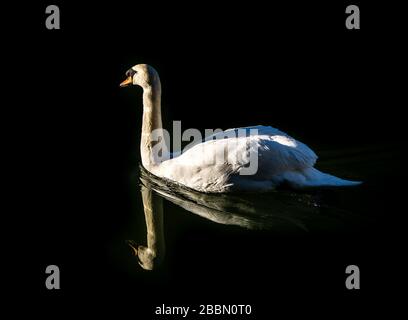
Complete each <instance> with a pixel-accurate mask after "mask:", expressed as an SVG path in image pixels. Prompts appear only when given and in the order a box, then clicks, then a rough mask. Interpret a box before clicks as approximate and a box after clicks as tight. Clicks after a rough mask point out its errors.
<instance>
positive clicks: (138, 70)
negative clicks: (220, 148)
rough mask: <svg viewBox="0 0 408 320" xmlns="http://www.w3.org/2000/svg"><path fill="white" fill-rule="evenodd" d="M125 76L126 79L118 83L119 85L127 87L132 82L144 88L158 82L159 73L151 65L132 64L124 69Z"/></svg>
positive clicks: (155, 84)
mask: <svg viewBox="0 0 408 320" xmlns="http://www.w3.org/2000/svg"><path fill="white" fill-rule="evenodd" d="M126 77H127V78H126V80H124V81H123V82H122V83H121V84H120V86H121V87H127V86H129V85H132V84H133V85H137V86H141V87H142V88H143V89H146V88H148V87H153V86H157V85H159V84H160V79H159V74H158V73H157V71H156V70H155V69H154V68H153V67H151V66H149V65H147V64H137V65H135V66H133V67H132V68H130V69H129V70H128V71H126Z"/></svg>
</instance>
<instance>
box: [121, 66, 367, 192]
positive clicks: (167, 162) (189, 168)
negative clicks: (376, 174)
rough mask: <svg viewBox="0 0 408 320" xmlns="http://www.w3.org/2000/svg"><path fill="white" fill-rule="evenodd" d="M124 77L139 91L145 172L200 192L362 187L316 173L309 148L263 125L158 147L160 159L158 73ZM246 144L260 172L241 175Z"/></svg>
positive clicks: (134, 71)
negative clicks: (176, 148) (181, 148)
mask: <svg viewBox="0 0 408 320" xmlns="http://www.w3.org/2000/svg"><path fill="white" fill-rule="evenodd" d="M126 75H127V79H126V80H125V81H123V82H122V83H121V84H120V86H121V87H125V86H128V85H131V84H133V85H139V86H141V87H142V88H143V125H142V137H141V143H140V152H141V159H142V164H143V166H144V168H146V170H148V171H149V172H151V173H152V174H154V175H156V176H158V177H161V178H165V179H169V180H172V181H173V182H176V183H179V184H182V185H184V186H187V187H189V188H192V189H194V190H197V191H201V192H229V191H238V190H239V191H268V190H273V189H275V188H276V187H277V186H279V185H281V184H287V185H289V186H291V187H293V188H305V187H333V186H353V185H357V184H360V182H357V181H349V180H344V179H340V178H337V177H334V176H332V175H329V174H326V173H323V172H320V171H319V170H317V169H315V168H314V167H313V166H314V164H315V163H316V160H317V156H316V154H315V153H314V152H313V151H312V150H311V149H310V148H309V147H308V146H306V145H305V144H303V143H301V142H299V141H296V140H295V139H293V138H291V137H290V136H289V135H287V134H286V133H284V132H281V131H279V130H278V129H275V128H272V127H267V126H255V127H247V128H245V129H247V130H249V129H257V130H258V133H257V135H251V136H244V137H239V136H238V137H237V136H235V135H234V136H231V133H233V132H235V131H236V130H237V129H229V130H226V131H224V132H221V133H217V134H215V135H213V136H211V137H209V138H207V139H206V141H203V142H202V143H200V144H197V145H195V146H194V147H192V148H190V149H189V150H187V151H186V152H184V153H182V154H177V155H172V154H170V152H169V151H168V150H169V149H168V148H167V146H166V145H165V144H163V143H161V146H162V149H163V150H162V151H161V157H160V159H159V158H158V157H157V155H156V152H154V149H155V145H157V143H158V140H159V141H160V140H161V139H162V141H161V142H163V141H164V133H163V129H162V119H161V83H160V79H159V75H158V73H157V71H156V70H155V69H154V68H153V67H151V66H149V65H146V64H138V65H136V66H134V67H132V68H131V69H129V70H128V71H127V72H126ZM153 133H155V134H156V136H155V137H153ZM157 133H158V135H157ZM220 137H221V139H219V138H220ZM224 137H225V138H224ZM213 138H214V139H213ZM248 146H250V147H251V148H252V149H251V150H253V149H256V150H257V160H258V166H257V168H258V169H257V170H256V172H255V173H254V174H251V175H241V174H242V172H243V170H245V168H247V167H248V165H250V163H249V162H250V161H251V157H250V155H251V153H250V152H248ZM226 149H228V155H227V157H225V159H224V161H222V162H221V163H220V162H215V163H214V161H209V159H210V160H211V159H214V158H217V159H219V157H218V156H220V155H224V153H225V150H226ZM240 173H241V174H240Z"/></svg>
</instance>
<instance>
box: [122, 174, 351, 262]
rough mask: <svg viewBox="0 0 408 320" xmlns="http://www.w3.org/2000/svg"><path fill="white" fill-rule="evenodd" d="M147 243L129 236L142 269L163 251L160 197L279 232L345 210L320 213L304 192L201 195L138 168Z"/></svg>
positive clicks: (328, 220)
mask: <svg viewBox="0 0 408 320" xmlns="http://www.w3.org/2000/svg"><path fill="white" fill-rule="evenodd" d="M140 180H141V194H142V200H143V207H144V213H145V219H146V227H147V246H142V245H136V244H135V243H134V242H132V241H129V245H130V246H131V247H132V249H133V250H134V253H135V255H137V257H138V259H139V264H140V265H141V266H142V268H143V269H146V270H152V269H153V268H154V267H155V266H156V265H157V264H158V263H159V262H160V261H161V260H162V259H163V256H164V251H165V244H164V232H163V198H165V199H166V200H169V201H170V202H172V203H174V204H176V205H178V206H180V207H182V208H183V209H185V210H187V211H189V212H192V213H194V214H197V215H199V216H200V217H203V218H205V219H208V220H211V221H213V222H216V223H219V224H224V225H233V226H239V227H243V228H247V229H257V230H260V229H268V230H271V229H272V230H274V231H278V232H286V231H299V230H301V231H303V232H304V231H308V230H309V227H310V226H312V227H313V226H315V225H320V226H323V227H324V229H326V228H327V226H329V224H332V225H333V224H334V225H336V226H337V223H338V222H339V220H338V218H340V220H341V218H343V217H344V212H343V213H342V212H340V211H338V210H337V211H335V212H334V216H333V212H331V213H330V215H327V214H322V213H321V212H320V209H321V206H320V205H319V204H318V203H317V202H316V200H315V196H313V195H310V194H305V193H293V192H285V191H283V192H274V193H258V194H252V195H251V194H247V193H245V194H240V195H238V194H236V195H231V194H204V193H201V192H197V191H194V190H191V189H187V188H185V187H180V186H178V185H175V184H173V183H171V182H169V181H166V180H163V179H160V178H157V177H155V176H154V175H152V174H150V173H149V172H147V171H146V170H144V169H143V168H142V167H141V168H140Z"/></svg>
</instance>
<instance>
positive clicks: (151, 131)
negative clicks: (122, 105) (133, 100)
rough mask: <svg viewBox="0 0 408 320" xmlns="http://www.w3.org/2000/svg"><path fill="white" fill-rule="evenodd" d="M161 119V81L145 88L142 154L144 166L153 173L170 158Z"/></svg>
mask: <svg viewBox="0 0 408 320" xmlns="http://www.w3.org/2000/svg"><path fill="white" fill-rule="evenodd" d="M164 137H165V135H164V132H163V126H162V117H161V84H160V80H157V81H155V83H154V84H153V85H150V86H147V87H145V88H143V125H142V137H141V141H140V154H141V158H142V164H143V166H144V167H145V168H146V169H147V170H149V171H151V170H152V169H153V168H154V167H155V166H157V165H159V164H160V162H161V161H163V160H167V159H168V158H169V151H168V148H167V144H166V140H165V139H164Z"/></svg>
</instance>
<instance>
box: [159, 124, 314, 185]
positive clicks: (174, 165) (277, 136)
mask: <svg viewBox="0 0 408 320" xmlns="http://www.w3.org/2000/svg"><path fill="white" fill-rule="evenodd" d="M241 129H257V130H258V131H257V134H253V135H249V136H242V135H241V136H240V135H238V136H237V135H236V134H232V133H234V132H237V130H238V129H229V130H226V131H223V132H219V133H216V134H214V135H213V138H214V140H212V139H209V138H208V137H207V139H206V140H207V141H205V142H203V143H200V144H197V145H195V146H193V147H192V148H190V149H189V150H187V151H185V152H184V153H182V154H181V155H180V156H178V157H176V158H174V159H170V160H167V161H164V162H163V163H162V164H161V166H160V167H161V168H160V169H161V173H160V174H161V176H164V177H166V178H169V179H171V180H174V181H178V182H180V183H182V184H185V185H187V186H189V187H191V188H193V189H196V190H202V191H215V190H218V191H223V190H221V189H223V188H224V189H225V188H228V187H230V186H231V183H230V181H229V178H230V177H231V176H232V175H237V174H239V173H241V174H242V172H241V171H242V170H244V168H247V167H248V166H251V164H252V162H251V161H253V159H254V158H253V157H254V155H255V156H256V159H257V170H256V172H254V174H253V175H250V176H246V178H249V179H251V180H269V179H272V178H273V177H274V176H275V175H279V174H280V173H283V172H286V171H296V170H302V169H305V168H309V167H312V166H313V165H314V164H315V162H316V159H317V156H316V154H315V153H314V152H313V151H312V150H311V149H310V148H309V147H307V146H306V145H305V144H303V143H301V142H298V141H296V140H295V139H293V138H291V137H290V136H288V135H287V134H285V133H283V132H281V131H279V130H277V129H275V128H272V127H263V126H257V127H247V128H241Z"/></svg>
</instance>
